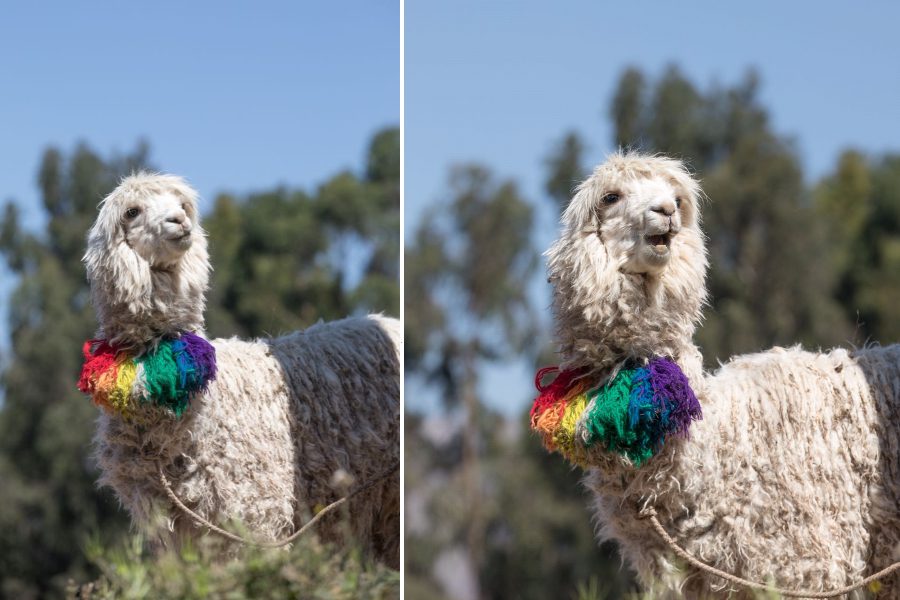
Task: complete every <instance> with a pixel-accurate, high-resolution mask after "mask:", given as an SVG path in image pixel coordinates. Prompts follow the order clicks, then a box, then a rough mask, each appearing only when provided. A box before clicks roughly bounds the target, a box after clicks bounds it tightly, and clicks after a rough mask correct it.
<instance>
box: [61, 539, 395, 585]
mask: <svg viewBox="0 0 900 600" xmlns="http://www.w3.org/2000/svg"><path fill="white" fill-rule="evenodd" d="M220 550H221V548H220V547H219V546H218V544H217V542H216V541H214V540H211V538H204V539H203V540H201V542H200V543H199V545H198V546H196V547H195V546H185V547H183V548H180V549H178V550H177V551H176V550H167V551H161V552H151V551H150V550H149V547H148V544H147V543H146V542H145V541H144V539H143V538H141V537H140V536H134V537H132V538H131V539H130V540H129V541H128V543H127V544H126V545H124V546H121V547H117V548H113V549H107V548H103V547H102V546H101V545H100V544H99V543H97V542H96V541H95V542H91V543H89V544H88V547H87V553H88V556H89V557H90V559H91V561H92V562H93V563H94V564H95V565H97V567H98V568H99V569H100V572H101V576H100V577H99V578H98V579H96V580H95V581H91V582H87V583H77V582H70V583H69V585H68V587H67V590H66V597H67V598H68V599H76V598H78V599H83V600H105V599H112V598H116V599H123V600H132V599H134V600H137V599H142V600H143V599H145V598H159V599H163V600H168V599H173V600H174V599H178V600H194V599H197V600H200V599H201V598H203V599H206V598H209V599H213V600H217V599H221V600H226V599H227V600H244V599H248V600H249V599H251V598H270V599H273V600H280V599H285V600H287V599H293V598H309V599H319V598H321V599H323V600H324V599H336V600H341V599H348V600H349V599H356V598H360V599H370V598H371V599H377V600H382V599H387V598H399V597H400V574H399V573H398V572H396V571H393V570H391V569H389V568H388V567H385V566H383V565H380V564H375V563H372V562H371V561H369V560H367V559H366V558H365V557H364V556H363V555H362V553H361V552H360V551H359V550H358V549H356V548H352V547H351V548H343V547H342V548H337V547H334V546H330V545H325V544H323V543H321V542H319V541H318V540H317V539H316V538H315V537H314V536H310V537H307V538H302V539H300V540H299V541H298V542H296V544H295V545H294V547H293V548H292V549H291V550H279V549H260V548H245V549H243V550H242V551H241V553H240V556H239V558H232V559H228V560H224V559H221V558H217V557H220V556H221V553H220Z"/></svg>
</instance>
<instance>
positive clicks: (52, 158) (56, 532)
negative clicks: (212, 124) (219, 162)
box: [0, 128, 400, 599]
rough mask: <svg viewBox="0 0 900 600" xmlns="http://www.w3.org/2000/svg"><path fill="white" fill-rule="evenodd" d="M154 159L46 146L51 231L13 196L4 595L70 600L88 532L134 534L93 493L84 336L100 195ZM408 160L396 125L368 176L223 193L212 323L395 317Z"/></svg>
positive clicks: (3, 242)
mask: <svg viewBox="0 0 900 600" xmlns="http://www.w3.org/2000/svg"><path fill="white" fill-rule="evenodd" d="M392 153H394V154H396V157H395V158H392ZM148 154H149V150H148V146H147V145H146V144H145V143H140V144H138V146H137V147H136V148H135V150H134V151H133V152H131V153H130V154H128V155H126V156H122V157H112V158H110V159H106V160H104V159H103V158H101V157H100V156H99V155H97V154H96V153H95V152H94V151H93V150H91V149H90V148H89V147H88V146H86V145H84V144H80V145H78V146H77V147H76V148H75V150H74V151H73V152H71V153H70V154H68V155H66V154H65V153H63V152H62V151H60V150H58V149H55V148H51V149H48V150H47V151H46V152H45V153H44V156H43V159H42V161H41V165H40V168H39V170H38V178H37V179H38V184H39V187H40V193H41V204H40V207H39V210H41V211H42V216H43V224H44V230H43V231H42V232H32V231H27V230H25V229H24V228H23V227H22V226H21V217H20V214H19V207H18V205H16V204H13V203H9V204H7V205H6V206H5V208H4V211H3V220H2V223H0V252H2V254H3V256H4V258H5V259H6V262H7V265H8V266H9V269H10V270H11V271H12V272H13V274H14V275H15V276H17V278H18V286H17V287H16V289H15V291H14V292H13V293H12V297H11V301H10V315H9V326H10V334H11V354H10V356H9V358H8V360H7V361H6V364H5V367H4V370H3V373H2V379H0V382H2V386H3V394H4V396H3V401H2V404H0V482H2V484H0V597H10V598H22V599H29V598H37V597H45V596H59V595H61V594H62V591H63V587H64V585H65V581H66V579H68V578H74V579H76V580H79V581H84V580H87V579H88V578H89V577H90V576H93V574H94V573H95V570H96V565H94V564H93V563H91V562H90V561H89V560H88V558H87V557H86V555H85V553H84V545H85V542H86V540H87V539H88V538H89V537H90V536H92V535H100V536H102V538H101V539H102V542H103V543H104V544H106V543H114V542H116V541H117V540H119V539H121V538H122V536H123V535H125V534H126V533H127V528H128V519H127V515H125V514H124V512H123V511H121V509H120V508H119V507H118V506H117V503H116V502H115V500H114V498H113V497H112V494H111V492H110V491H108V490H98V489H97V488H96V486H95V482H96V480H97V476H98V473H97V471H96V468H95V466H94V463H93V461H92V460H91V458H90V452H91V436H92V434H93V430H94V419H95V416H96V412H97V408H96V407H94V406H92V405H91V403H90V402H89V401H88V399H86V398H85V397H84V396H83V395H82V394H80V393H79V392H78V391H77V390H76V387H75V382H76V381H77V380H78V373H79V371H80V368H81V345H82V343H83V342H84V340H86V339H88V338H90V337H93V334H94V331H95V329H96V322H95V318H94V310H93V307H92V306H91V305H90V302H89V292H88V286H87V282H86V280H85V275H84V268H83V265H82V264H81V257H82V256H83V254H84V243H85V235H86V233H87V230H88V228H89V226H90V224H91V223H92V222H93V220H94V218H95V217H96V214H97V204H98V203H99V202H100V200H101V199H102V198H103V197H104V196H105V195H106V194H108V193H109V192H110V191H111V190H112V189H113V188H114V186H115V185H116V184H117V182H118V181H119V179H120V178H121V177H123V176H125V175H127V174H129V173H131V172H133V171H135V170H138V169H141V168H149V167H150V165H149V163H148V160H147V157H148ZM398 157H399V132H398V130H397V129H396V128H392V129H387V130H385V131H382V132H380V133H378V134H377V135H376V136H375V137H374V138H373V141H372V146H371V148H370V149H369V153H368V156H367V159H366V161H365V173H366V174H365V175H363V176H359V175H355V174H353V173H349V172H345V173H340V174H338V175H337V176H335V177H334V178H332V179H331V180H329V181H328V182H326V183H325V184H324V185H323V186H322V187H321V188H320V189H319V190H318V191H317V192H316V194H315V195H309V194H306V193H304V192H302V191H296V190H287V189H284V188H277V189H274V190H271V191H264V192H260V193H256V194H250V195H249V196H247V197H245V198H238V197H234V196H229V195H221V196H219V197H218V198H216V201H215V203H214V206H213V210H212V214H211V215H208V216H207V218H205V219H204V226H205V227H206V229H207V230H208V232H209V238H210V239H209V242H210V248H211V254H212V261H213V265H214V267H215V268H214V271H213V280H212V288H211V290H210V293H209V298H208V299H209V305H208V315H207V316H208V332H209V333H210V334H212V335H225V336H230V335H235V334H238V335H246V336H260V335H265V334H266V333H280V332H283V331H288V330H293V329H297V328H300V327H304V326H306V325H309V324H311V323H314V322H315V321H317V320H318V319H320V318H324V319H332V318H339V317H343V316H346V315H347V314H349V313H353V312H365V311H370V310H379V311H385V312H387V313H389V314H394V315H396V314H398V312H399V286H398V280H399V187H400V182H399V173H398V172H397V169H396V168H395V165H396V164H398V161H399V158H398ZM392 165H394V166H392ZM357 264H361V267H355V265H357ZM354 268H355V271H354V272H353V273H351V274H348V272H349V271H352V270H354ZM350 275H352V277H351V276H350ZM302 576H303V577H305V576H306V575H302ZM297 581H300V580H299V579H298V580H297ZM323 589H324V588H323ZM123 593H124V592H123Z"/></svg>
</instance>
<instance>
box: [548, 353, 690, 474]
mask: <svg viewBox="0 0 900 600" xmlns="http://www.w3.org/2000/svg"><path fill="white" fill-rule="evenodd" d="M558 371H559V369H558V368H556V367H549V368H545V369H541V370H540V371H538V375H537V378H536V382H535V383H536V387H537V388H538V391H539V392H540V395H539V396H538V398H537V399H536V400H535V402H534V406H533V407H532V409H531V427H532V429H533V430H535V431H536V432H537V433H538V434H540V435H541V438H542V440H543V442H544V446H545V447H546V448H547V449H548V450H551V451H558V452H560V453H561V454H562V455H563V456H565V457H566V458H567V459H568V460H570V461H572V462H574V463H576V464H585V462H586V450H587V449H589V448H591V447H592V446H594V445H595V444H598V443H599V444H600V445H601V446H602V447H603V448H604V449H606V450H607V451H610V452H617V453H619V454H622V455H624V456H626V457H628V459H629V460H630V461H631V462H632V463H633V464H634V465H635V466H641V465H642V464H644V463H645V462H646V461H647V460H649V459H650V458H652V457H653V455H654V454H656V453H657V452H658V451H659V450H660V448H662V446H663V444H664V443H665V439H666V437H667V436H671V435H686V434H687V433H688V429H689V427H690V424H691V423H692V422H693V421H694V420H697V419H700V418H702V412H701V408H700V403H699V402H698V400H697V396H696V395H695V394H694V392H693V390H692V389H691V387H690V383H689V382H688V379H687V377H685V375H684V373H683V372H682V371H681V368H680V367H679V366H678V365H677V364H676V363H675V362H673V361H671V360H669V359H667V358H653V359H651V360H650V361H649V362H648V363H647V365H645V366H642V367H636V368H625V369H622V370H621V371H619V372H618V373H617V374H616V376H615V377H613V378H612V379H611V380H609V381H607V382H606V383H604V384H603V385H599V386H596V385H595V386H592V385H590V384H589V383H588V381H587V380H586V374H587V371H586V370H585V369H578V370H572V371H562V372H560V373H559V375H558V376H557V377H556V379H555V380H554V381H553V382H552V383H551V384H549V385H547V386H544V385H543V384H542V380H543V377H544V376H546V375H547V374H549V373H552V372H558Z"/></svg>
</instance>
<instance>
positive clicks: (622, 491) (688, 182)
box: [547, 154, 900, 598]
mask: <svg viewBox="0 0 900 600" xmlns="http://www.w3.org/2000/svg"><path fill="white" fill-rule="evenodd" d="M699 195H700V190H699V186H698V184H697V183H696V182H695V181H694V180H693V178H692V177H691V176H690V175H689V174H688V173H687V171H686V170H685V169H684V167H683V166H682V165H681V163H679V162H678V161H675V160H671V159H667V158H663V157H652V156H643V155H638V154H616V155H614V156H612V157H610V158H609V159H608V160H607V162H605V163H604V164H602V165H600V166H599V167H598V168H597V169H596V170H595V171H594V173H593V174H592V175H591V176H590V178H589V179H587V180H586V181H585V182H584V183H583V184H582V185H581V186H580V187H579V189H578V191H577V193H576V195H575V197H574V199H573V200H572V202H571V204H570V205H569V207H568V208H567V210H566V211H565V213H564V214H563V217H562V225H563V231H562V234H561V237H560V238H559V239H558V240H557V241H556V242H555V243H554V244H553V246H552V247H551V248H550V250H548V252H547V256H548V269H549V274H550V281H551V283H552V284H553V287H554V312H555V317H556V324H557V335H558V339H559V342H560V344H561V352H562V355H563V360H564V365H565V366H568V367H589V368H591V369H593V371H594V372H595V374H596V375H598V376H601V377H604V376H608V375H609V374H611V373H612V372H614V370H615V369H616V368H618V367H619V366H620V365H621V364H622V363H623V362H624V361H625V360H627V359H637V360H641V359H646V358H648V357H650V356H652V355H661V356H668V357H671V358H672V359H674V360H675V361H676V362H677V363H678V364H679V365H680V366H681V368H682V370H683V371H684V372H685V374H686V375H687V376H688V378H689V380H690V382H691V385H692V386H693V388H694V390H695V392H696V393H697V396H698V398H699V399H700V402H701V404H702V406H703V420H702V421H699V422H697V423H695V424H694V425H693V426H692V428H691V435H690V438H689V439H669V440H667V441H666V443H665V446H664V447H663V449H662V450H661V452H660V453H659V454H658V455H657V456H655V457H654V458H653V459H651V460H650V461H649V462H647V463H646V464H645V465H643V466H642V467H640V468H635V467H634V466H632V464H631V463H630V462H629V461H628V459H626V458H624V457H621V456H619V455H613V454H610V453H606V452H603V451H602V450H598V451H593V453H592V455H591V464H592V468H591V469H590V470H589V472H588V475H587V477H586V480H585V481H586V485H587V487H588V488H589V490H590V491H591V492H592V494H593V496H594V507H595V517H596V523H597V526H598V534H599V537H600V538H601V539H614V540H616V541H617V542H618V543H619V546H620V548H621V552H622V554H623V556H624V558H625V559H626V560H627V561H628V563H630V565H631V566H632V567H634V569H635V570H636V571H637V573H638V575H639V578H640V580H641V582H642V583H643V585H645V586H646V587H648V588H654V589H657V590H659V589H662V590H666V591H664V592H663V595H664V596H667V595H671V596H672V597H682V596H683V597H688V598H697V597H705V596H707V595H710V594H713V595H714V596H715V597H721V596H722V595H723V593H724V592H725V591H726V590H729V589H731V590H735V591H738V594H736V595H735V596H733V597H742V595H743V594H744V593H745V592H743V591H739V590H738V589H737V588H733V587H731V586H730V584H726V582H724V581H723V580H722V579H720V578H717V577H714V576H708V575H706V574H705V573H701V572H698V571H696V570H695V569H693V568H692V567H690V566H686V565H683V564H681V563H680V561H677V560H675V559H674V556H673V554H672V553H671V551H670V550H669V549H668V547H667V546H665V545H664V544H663V542H662V540H660V538H659V537H658V536H657V534H656V533H655V532H654V531H653V530H652V529H651V527H650V525H649V523H648V522H646V521H643V520H639V519H638V510H639V509H640V508H641V507H644V506H654V507H655V508H656V510H657V511H658V513H659V519H660V521H661V523H662V524H663V526H664V527H665V528H666V529H667V530H668V531H669V533H670V534H671V535H672V536H673V537H674V538H675V539H676V541H677V542H678V543H679V544H680V545H681V546H682V547H684V548H685V549H687V550H688V551H689V552H691V553H693V554H694V555H695V556H697V557H698V558H700V559H702V560H704V561H706V562H708V563H710V564H712V565H713V566H715V567H718V568H719V569H722V570H725V571H728V572H731V573H734V574H737V575H739V576H742V577H745V578H749V579H753V580H756V581H761V582H766V581H771V582H772V583H774V584H775V585H777V586H780V587H786V588H794V589H798V588H799V589H809V590H827V589H832V588H835V587H840V586H843V585H846V584H849V583H853V582H856V581H858V580H859V579H861V578H862V577H864V576H865V575H866V574H869V573H872V572H875V571H877V570H879V569H881V568H883V567H885V566H887V565H888V564H890V563H891V562H893V561H894V560H896V559H898V558H900V556H898V554H897V550H898V543H900V508H898V506H900V505H898V501H900V345H893V346H888V347H884V348H881V347H870V348H865V349H861V350H854V351H848V350H842V349H838V350H833V351H831V352H829V353H812V352H806V351H803V350H802V349H800V348H799V347H794V348H789V349H784V348H774V349H772V350H770V351H768V352H763V353H759V354H752V355H748V356H741V357H737V358H734V359H732V360H731V361H730V362H728V363H727V364H725V365H724V366H723V367H722V368H721V369H720V370H719V371H718V372H716V373H715V374H707V373H705V372H704V371H703V368H702V358H701V354H700V351H699V349H698V348H697V347H696V346H695V345H694V344H693V342H692V336H693V333H694V330H695V327H696V325H697V323H698V322H699V320H700V318H701V309H702V305H703V303H704V301H705V298H706V288H705V276H706V268H707V259H706V250H705V247H704V238H703V234H702V232H701V230H700V226H699V206H698V198H699ZM883 583H884V584H885V588H884V593H885V594H887V596H885V597H896V595H897V594H900V588H898V587H897V583H896V581H894V578H891V580H890V581H885V582H883ZM892 594H893V595H892Z"/></svg>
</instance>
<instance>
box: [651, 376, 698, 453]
mask: <svg viewBox="0 0 900 600" xmlns="http://www.w3.org/2000/svg"><path fill="white" fill-rule="evenodd" d="M647 368H648V369H649V371H650V382H651V384H652V385H653V400H654V403H655V404H657V405H658V409H659V411H660V413H661V414H664V415H665V416H666V419H667V420H668V423H667V430H668V431H670V432H672V433H677V434H680V435H685V436H686V435H687V434H688V430H689V428H690V425H691V422H692V421H697V420H699V419H702V418H703V411H702V409H701V408H700V401H699V400H697V395H696V394H694V390H692V389H691V384H690V382H689V381H688V378H687V377H686V376H685V374H684V372H683V371H682V370H681V367H679V366H678V365H677V364H676V363H674V362H672V361H671V360H669V359H668V358H654V359H652V360H651V361H650V363H649V364H648V365H647Z"/></svg>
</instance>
